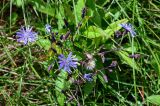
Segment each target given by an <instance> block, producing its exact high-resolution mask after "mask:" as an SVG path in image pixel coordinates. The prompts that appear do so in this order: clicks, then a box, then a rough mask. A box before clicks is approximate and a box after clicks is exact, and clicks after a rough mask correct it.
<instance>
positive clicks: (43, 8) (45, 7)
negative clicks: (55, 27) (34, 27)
mask: <svg viewBox="0 0 160 106" xmlns="http://www.w3.org/2000/svg"><path fill="white" fill-rule="evenodd" d="M33 3H34V8H35V9H36V10H38V11H40V12H42V13H44V14H48V15H50V16H52V17H54V16H55V8H53V6H51V5H50V4H44V3H43V4H42V3H39V2H33Z"/></svg>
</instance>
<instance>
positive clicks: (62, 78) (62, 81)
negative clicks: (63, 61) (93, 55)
mask: <svg viewBox="0 0 160 106" xmlns="http://www.w3.org/2000/svg"><path fill="white" fill-rule="evenodd" d="M67 76H68V73H67V72H66V71H64V70H61V72H60V73H59V74H58V77H57V79H56V82H55V90H56V97H57V101H58V104H59V105H60V106H64V102H65V95H64V94H63V93H62V90H64V89H65V88H66V84H67V81H66V79H67Z"/></svg>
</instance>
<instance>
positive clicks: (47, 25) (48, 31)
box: [45, 24, 52, 33]
mask: <svg viewBox="0 0 160 106" xmlns="http://www.w3.org/2000/svg"><path fill="white" fill-rule="evenodd" d="M51 28H52V27H51V25H49V24H46V25H45V30H46V32H47V33H51Z"/></svg>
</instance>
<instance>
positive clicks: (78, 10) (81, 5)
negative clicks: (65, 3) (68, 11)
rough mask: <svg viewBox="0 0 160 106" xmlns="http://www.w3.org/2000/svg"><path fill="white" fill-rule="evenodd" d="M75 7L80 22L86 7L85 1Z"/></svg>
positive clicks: (80, 1)
mask: <svg viewBox="0 0 160 106" xmlns="http://www.w3.org/2000/svg"><path fill="white" fill-rule="evenodd" d="M75 7H76V15H77V18H78V21H80V20H81V14H82V10H83V8H84V7H85V1H84V0H78V2H77V4H76V6H75Z"/></svg>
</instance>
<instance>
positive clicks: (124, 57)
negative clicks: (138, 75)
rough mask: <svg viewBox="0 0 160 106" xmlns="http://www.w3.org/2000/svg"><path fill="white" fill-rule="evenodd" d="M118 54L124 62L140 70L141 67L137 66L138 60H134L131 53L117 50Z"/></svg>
mask: <svg viewBox="0 0 160 106" xmlns="http://www.w3.org/2000/svg"><path fill="white" fill-rule="evenodd" d="M116 54H117V55H118V56H119V57H120V59H121V61H122V62H124V63H125V64H127V65H129V66H130V67H132V68H134V69H136V70H137V71H139V67H138V66H137V64H136V62H135V61H133V60H132V58H129V57H128V56H129V54H128V53H127V52H125V51H117V52H116Z"/></svg>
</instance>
